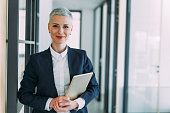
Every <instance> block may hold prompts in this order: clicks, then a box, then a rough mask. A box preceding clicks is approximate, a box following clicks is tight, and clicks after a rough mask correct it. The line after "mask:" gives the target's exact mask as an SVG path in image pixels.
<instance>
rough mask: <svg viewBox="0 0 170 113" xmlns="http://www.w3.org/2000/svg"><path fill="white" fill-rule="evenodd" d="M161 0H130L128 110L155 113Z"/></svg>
mask: <svg viewBox="0 0 170 113" xmlns="http://www.w3.org/2000/svg"><path fill="white" fill-rule="evenodd" d="M160 11H161V0H132V1H131V30H130V31H131V32H130V59H129V60H130V62H129V88H128V113H132V112H133V113H139V112H142V113H151V112H152V113H156V112H157V110H158V103H159V99H158V97H159V84H158V83H159V82H158V81H159V73H158V72H157V71H158V68H159V52H160V51H159V49H160V21H161V12H160Z"/></svg>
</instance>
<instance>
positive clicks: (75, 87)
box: [66, 72, 93, 100]
mask: <svg viewBox="0 0 170 113" xmlns="http://www.w3.org/2000/svg"><path fill="white" fill-rule="evenodd" d="M92 75H93V72H90V73H85V74H81V75H75V76H74V77H73V79H72V80H71V83H70V86H69V88H68V90H67V93H66V96H68V97H70V99H71V100H74V99H76V98H77V97H78V96H79V95H80V94H82V93H83V92H85V90H86V88H87V85H88V84H89V81H90V79H91V77H92Z"/></svg>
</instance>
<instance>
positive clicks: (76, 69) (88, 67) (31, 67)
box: [18, 47, 99, 113]
mask: <svg viewBox="0 0 170 113" xmlns="http://www.w3.org/2000/svg"><path fill="white" fill-rule="evenodd" d="M67 54H68V66H69V72H70V80H71V79H72V78H73V76H74V75H77V74H83V73H88V72H93V66H92V63H91V61H90V60H89V58H88V57H87V55H86V52H85V51H84V50H80V49H73V48H70V47H68V53H67ZM20 84H21V87H20V89H19V91H18V98H19V101H20V102H21V103H23V104H25V105H28V106H31V107H33V113H56V112H55V111H54V110H51V111H46V110H44V109H45V105H46V102H47V100H48V98H49V97H51V98H55V97H58V93H57V89H56V87H55V83H54V75H53V65H52V56H51V52H50V48H48V49H47V50H45V51H43V52H40V53H36V54H33V55H31V57H30V59H29V62H28V64H27V66H26V68H25V71H24V76H23V80H22V81H21V83H20ZM35 88H36V89H37V91H35ZM98 92H99V87H98V83H97V81H96V78H95V74H93V76H92V78H91V80H90V82H89V84H88V86H87V89H86V91H85V92H84V93H83V94H81V95H80V96H79V97H81V98H83V99H84V100H85V106H84V107H83V108H82V109H80V110H78V111H76V110H71V113H88V111H87V107H86V106H87V104H88V103H89V102H90V101H91V100H92V99H94V98H95V97H96V96H97V95H98Z"/></svg>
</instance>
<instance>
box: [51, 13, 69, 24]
mask: <svg viewBox="0 0 170 113" xmlns="http://www.w3.org/2000/svg"><path fill="white" fill-rule="evenodd" d="M51 23H56V24H60V23H62V24H71V23H72V19H71V18H70V17H67V16H59V15H54V16H53V17H52V18H51Z"/></svg>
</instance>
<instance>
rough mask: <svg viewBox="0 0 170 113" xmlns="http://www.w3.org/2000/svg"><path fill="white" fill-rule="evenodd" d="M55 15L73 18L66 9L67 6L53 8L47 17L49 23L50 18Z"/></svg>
mask: <svg viewBox="0 0 170 113" xmlns="http://www.w3.org/2000/svg"><path fill="white" fill-rule="evenodd" d="M55 15H58V16H67V17H69V18H70V19H71V20H72V19H73V16H72V14H71V12H70V11H69V10H68V9H67V8H56V9H53V10H52V11H51V13H50V18H49V23H50V21H51V18H52V17H53V16H55Z"/></svg>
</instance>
